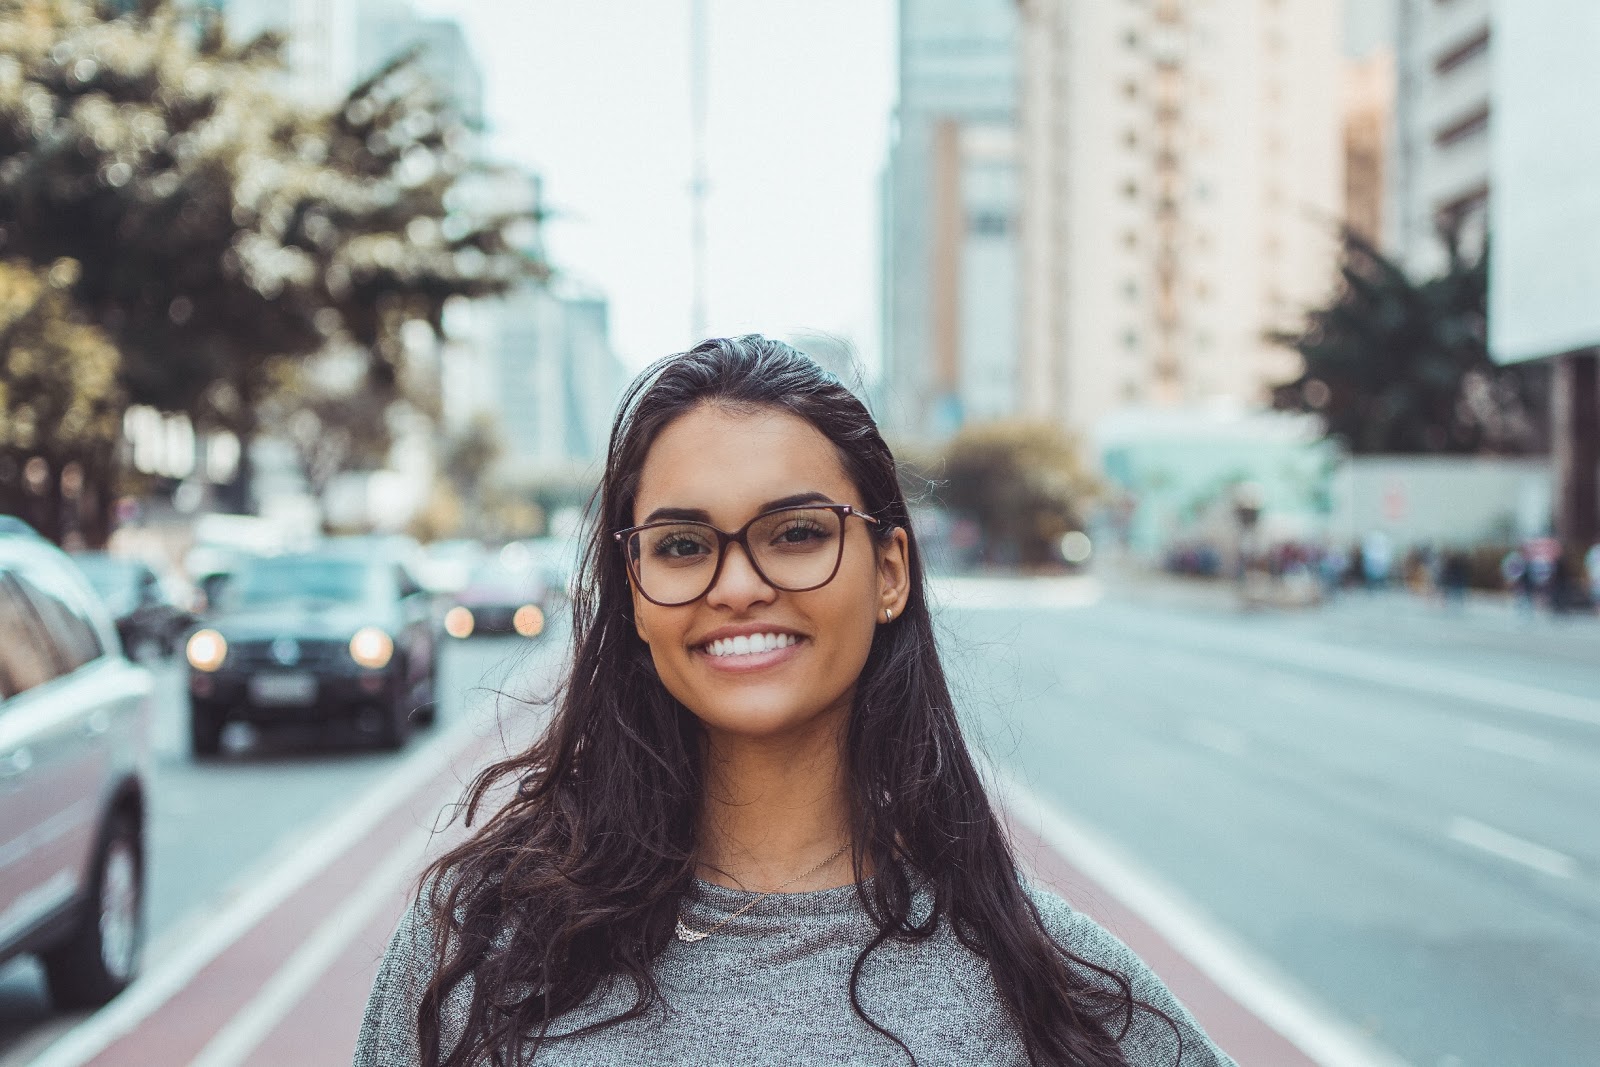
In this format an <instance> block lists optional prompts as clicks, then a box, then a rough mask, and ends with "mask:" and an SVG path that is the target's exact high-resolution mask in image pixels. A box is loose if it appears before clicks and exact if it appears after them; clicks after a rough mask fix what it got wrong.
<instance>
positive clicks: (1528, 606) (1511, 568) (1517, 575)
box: [1500, 548, 1533, 612]
mask: <svg viewBox="0 0 1600 1067" xmlns="http://www.w3.org/2000/svg"><path fill="white" fill-rule="evenodd" d="M1500 579H1501V580H1502V581H1503V582H1505V585H1506V588H1507V589H1509V590H1511V595H1512V597H1513V598H1514V599H1515V600H1516V603H1517V606H1518V607H1519V608H1521V609H1522V610H1523V611H1525V612H1532V611H1533V574H1532V572H1531V571H1530V570H1529V568H1528V557H1527V556H1526V555H1524V554H1523V552H1522V550H1521V549H1520V548H1513V549H1512V550H1511V551H1510V552H1507V553H1506V554H1505V556H1504V557H1503V558H1502V559H1501V560H1500Z"/></svg>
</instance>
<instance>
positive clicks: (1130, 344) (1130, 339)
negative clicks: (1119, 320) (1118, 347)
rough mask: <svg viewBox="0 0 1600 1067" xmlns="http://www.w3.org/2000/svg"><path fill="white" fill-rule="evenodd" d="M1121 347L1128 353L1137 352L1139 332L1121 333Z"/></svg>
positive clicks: (1125, 331) (1127, 331)
mask: <svg viewBox="0 0 1600 1067" xmlns="http://www.w3.org/2000/svg"><path fill="white" fill-rule="evenodd" d="M1122 347H1123V348H1126V349H1127V350H1128V351H1129V352H1137V351H1138V350H1139V331H1138V330H1124V331H1122Z"/></svg>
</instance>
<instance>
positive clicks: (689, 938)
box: [678, 918, 711, 945]
mask: <svg viewBox="0 0 1600 1067" xmlns="http://www.w3.org/2000/svg"><path fill="white" fill-rule="evenodd" d="M710 936H711V935H710V934H707V933H705V932H704V931H701V930H691V929H689V928H688V927H687V926H685V925H683V919H681V918H680V919H679V920H678V940H679V941H682V942H684V943H685V944H688V945H692V944H694V943H695V942H696V941H704V940H705V939H706V938H707V937H710Z"/></svg>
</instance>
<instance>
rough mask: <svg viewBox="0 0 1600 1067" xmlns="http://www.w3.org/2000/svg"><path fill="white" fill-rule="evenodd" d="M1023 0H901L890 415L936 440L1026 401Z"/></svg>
mask: <svg viewBox="0 0 1600 1067" xmlns="http://www.w3.org/2000/svg"><path fill="white" fill-rule="evenodd" d="M1016 68H1017V12H1016V3H1015V0H900V87H899V101H898V103H897V105H896V109H895V118H894V129H893V132H892V137H891V145H890V150H889V165H888V169H887V172H886V173H885V175H884V184H883V225H884V229H883V271H884V275H883V290H884V291H883V332H884V337H883V351H884V364H885V367H884V370H885V375H884V382H883V392H884V396H883V412H882V414H883V417H884V419H885V421H886V422H887V423H888V425H889V426H890V427H891V428H892V429H893V430H894V431H895V432H897V433H900V434H902V435H904V436H907V437H911V438H914V439H919V440H925V441H937V440H939V439H941V438H944V437H947V436H949V434H951V433H952V432H954V431H955V430H956V429H957V428H959V427H960V426H961V424H962V423H963V422H967V421H970V420H974V419H992V418H998V417H1001V416H1005V415H1010V414H1012V413H1014V412H1015V411H1016V409H1017V406H1018V404H1019V402H1020V400H1019V395H1018V382H1017V379H1016V367H1017V350H1018V348H1017V333H1016V323H1017V311H1016V309H1017V300H1018V292H1017V265H1018V259H1017V217H1016V216H1017V206H1018V204H1017V197H1018V189H1017V160H1016V136H1015V125H1014V124H1015V117H1016Z"/></svg>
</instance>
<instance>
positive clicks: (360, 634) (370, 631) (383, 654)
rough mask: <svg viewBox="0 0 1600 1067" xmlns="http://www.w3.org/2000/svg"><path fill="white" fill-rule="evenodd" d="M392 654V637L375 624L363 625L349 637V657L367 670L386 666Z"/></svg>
mask: <svg viewBox="0 0 1600 1067" xmlns="http://www.w3.org/2000/svg"><path fill="white" fill-rule="evenodd" d="M393 656H394V638H392V637H390V636H389V635H388V634H386V633H384V632H383V631H382V630H380V629H378V628H377V627H376V626H363V627H362V628H361V629H359V630H357V631H356V635H355V636H354V637H352V638H351V639H350V658H351V659H353V660H355V661H356V662H357V663H359V664H360V665H361V666H363V667H366V668H367V669H368V670H374V671H375V670H377V669H378V668H379V667H383V666H387V665H388V663H389V660H390V658H392V657H393Z"/></svg>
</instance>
